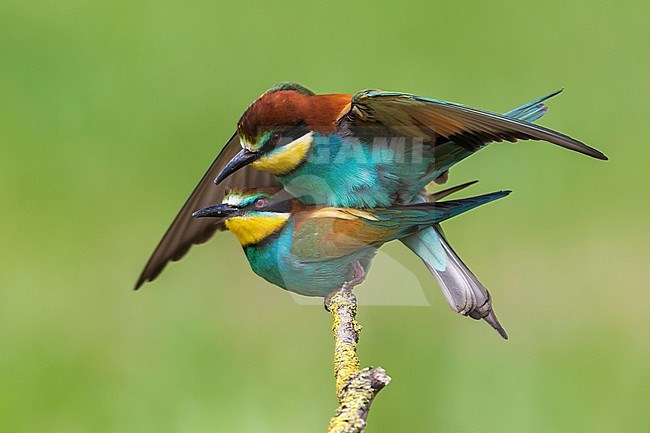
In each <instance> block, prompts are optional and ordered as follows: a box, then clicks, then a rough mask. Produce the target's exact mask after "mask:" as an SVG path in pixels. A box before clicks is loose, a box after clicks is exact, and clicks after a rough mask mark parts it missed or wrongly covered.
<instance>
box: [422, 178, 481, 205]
mask: <svg viewBox="0 0 650 433" xmlns="http://www.w3.org/2000/svg"><path fill="white" fill-rule="evenodd" d="M475 183H478V180H473V181H471V182H466V183H463V184H460V185H456V186H452V187H451V188H447V189H443V190H442V191H437V192H434V193H431V194H429V195H428V196H427V198H428V201H438V200H442V199H443V198H445V197H447V196H450V195H452V194H455V193H457V192H458V191H461V190H463V189H465V188H467V187H468V186H472V185H474V184H475Z"/></svg>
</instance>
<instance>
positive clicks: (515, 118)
mask: <svg viewBox="0 0 650 433" xmlns="http://www.w3.org/2000/svg"><path fill="white" fill-rule="evenodd" d="M557 93H558V92H555V93H553V94H551V95H548V96H546V97H544V98H540V99H538V100H536V101H533V102H531V103H528V104H525V105H523V106H521V107H519V108H517V109H514V110H512V111H510V112H508V113H506V114H504V115H497V114H493V113H488V112H483V111H480V110H475V109H471V108H468V107H464V106H461V105H457V104H453V103H447V102H442V101H436V100H433V99H427V98H421V97H417V96H412V95H407V94H401V93H393V92H378V91H365V92H361V93H358V94H356V95H354V96H353V95H342V94H330V95H316V94H314V93H313V92H311V91H309V90H307V89H306V88H304V87H302V86H300V85H297V84H291V83H283V84H279V85H277V86H274V87H273V88H271V89H270V90H268V91H267V92H266V93H264V94H263V95H262V96H261V97H260V98H259V99H258V100H257V101H255V102H254V103H253V104H252V105H251V106H250V107H249V108H248V109H247V110H246V112H245V113H244V115H243V116H242V118H241V119H240V121H239V123H238V128H237V132H236V133H235V134H233V136H232V137H231V139H230V140H229V141H228V143H227V144H226V146H225V147H224V149H223V150H222V151H221V153H219V155H218V156H217V158H216V159H215V161H214V162H213V164H212V165H211V166H210V168H209V169H208V171H207V172H206V174H205V175H204V176H203V178H202V179H201V180H200V182H199V184H198V185H197V187H196V188H195V190H194V191H193V193H192V194H191V195H190V197H189V199H188V200H187V202H186V203H185V205H184V206H183V207H182V208H181V210H180V212H179V213H178V215H177V216H176V218H175V219H174V221H173V222H172V224H171V225H170V227H169V228H168V230H167V232H166V233H165V235H164V236H163V238H162V240H161V241H160V243H159V244H158V246H157V247H156V249H155V250H154V253H153V254H152V256H151V257H150V259H149V261H148V262H147V265H146V266H145V268H144V270H143V271H142V274H141V275H140V278H139V279H138V282H137V283H136V289H137V288H138V287H140V286H141V285H142V284H143V283H144V282H145V281H152V280H154V279H155V278H156V277H157V276H158V275H159V274H160V272H161V271H162V269H163V268H164V267H165V265H166V264H167V263H168V262H169V261H173V260H179V259H180V258H181V257H183V256H184V255H185V253H186V252H187V250H188V249H189V248H190V247H191V245H193V244H197V243H202V242H205V241H206V240H208V239H209V238H210V237H211V236H212V235H213V234H214V232H215V231H216V230H221V229H224V225H223V224H222V223H219V222H215V221H212V220H198V221H197V220H192V218H191V217H190V214H191V212H192V211H193V210H195V209H198V208H200V207H203V206H205V205H207V204H210V203H215V202H219V201H220V200H221V199H222V198H223V195H224V191H225V190H226V189H227V188H237V187H239V188H255V187H272V186H278V185H280V182H279V181H282V183H284V184H285V187H286V188H287V189H288V190H289V191H291V192H293V193H294V194H297V195H299V196H301V197H300V199H301V200H302V201H303V202H305V203H321V204H331V205H341V206H352V207H363V206H389V205H390V204H392V203H408V202H409V201H417V200H422V198H421V197H420V194H419V193H420V192H421V191H422V188H423V187H424V186H425V185H426V184H427V183H429V182H430V181H431V180H436V181H438V182H441V181H444V180H445V178H446V172H447V170H448V168H449V167H451V166H452V165H453V164H454V163H456V162H458V161H460V160H462V159H463V158H465V157H467V156H469V155H471V154H472V153H473V152H475V151H476V150H477V149H479V148H481V147H482V146H485V145H486V144H488V143H489V142H490V141H502V140H510V141H514V140H516V139H527V138H535V139H543V140H547V141H551V142H554V143H556V144H559V145H561V146H564V147H568V148H570V149H573V150H578V151H580V152H582V153H586V154H589V155H591V156H594V157H596V158H600V159H606V158H605V156H604V155H603V154H602V153H600V152H598V151H596V150H594V149H591V148H589V147H588V146H585V145H583V144H582V143H579V142H577V141H575V140H573V139H571V138H569V137H566V136H564V135H562V134H559V133H556V132H554V131H550V130H548V129H545V128H542V127H538V126H534V125H531V124H529V123H527V122H531V121H534V120H536V119H538V118H539V117H541V116H542V115H543V114H544V113H545V112H546V107H545V106H544V105H543V101H544V100H546V99H548V98H549V97H551V96H554V95H555V94H557ZM294 138H295V139H294ZM402 139H408V142H406V140H404V142H403V143H402V141H400V140H402ZM240 145H241V146H242V147H243V149H242V150H241V151H240ZM350 156H352V158H351V157H350ZM248 164H250V165H248ZM251 166H254V167H255V168H258V169H261V170H266V171H256V170H253V169H251ZM235 171H236V172H235ZM230 173H234V174H230ZM228 174H230V176H228ZM275 175H277V178H276V176H275ZM226 176H227V178H226V179H225V180H224V178H225V177H226ZM215 177H218V179H217V180H219V181H221V183H220V185H218V186H217V187H215V186H214V185H211V184H210V183H211V182H210V181H211V179H214V178H215ZM401 241H402V242H403V243H404V244H406V245H407V246H408V247H409V248H411V249H412V250H413V251H414V252H415V253H416V254H417V255H418V256H419V257H420V258H421V259H422V260H423V261H424V262H425V264H426V265H427V267H428V268H429V270H430V271H431V272H432V273H433V275H434V276H435V277H436V279H437V280H438V281H439V283H440V285H441V288H442V290H443V293H444V294H445V297H446V299H447V301H448V302H449V305H450V306H451V308H452V309H453V310H455V311H457V312H459V313H461V314H463V315H469V316H471V317H473V318H475V319H479V318H484V319H485V320H486V321H488V323H491V322H492V323H491V324H492V325H493V326H495V327H497V326H498V324H497V323H496V321H494V320H491V309H492V307H491V299H490V295H489V293H488V291H487V289H486V288H485V287H484V286H483V285H482V284H481V283H480V282H479V281H478V279H477V278H476V277H475V276H474V275H473V274H472V272H471V271H470V270H469V269H468V268H467V266H466V265H465V264H464V263H463V262H462V261H461V260H460V258H459V257H458V256H457V255H456V254H455V252H454V251H453V250H452V249H451V247H450V246H449V244H448V243H447V241H446V240H445V239H444V237H443V236H442V232H441V230H440V228H439V227H438V226H434V228H432V229H425V230H421V231H420V232H418V233H416V234H415V235H413V236H408V237H405V238H402V239H401Z"/></svg>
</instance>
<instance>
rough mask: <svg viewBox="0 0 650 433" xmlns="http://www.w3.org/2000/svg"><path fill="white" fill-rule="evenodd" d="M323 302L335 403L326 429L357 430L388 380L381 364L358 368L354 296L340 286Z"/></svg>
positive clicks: (343, 432) (341, 432)
mask: <svg viewBox="0 0 650 433" xmlns="http://www.w3.org/2000/svg"><path fill="white" fill-rule="evenodd" d="M325 306H326V308H327V309H328V310H329V311H330V313H331V314H332V318H333V324H332V331H333V333H334V377H335V378H336V396H337V397H338V399H339V407H338V409H337V411H336V415H334V417H333V418H331V419H330V424H329V427H328V428H327V431H328V433H357V432H363V431H364V430H365V427H366V417H367V416H368V412H369V411H370V405H371V404H372V400H373V399H374V398H375V396H376V395H377V393H378V392H379V391H380V390H381V389H382V388H384V387H385V386H386V385H388V383H389V382H390V377H389V376H388V375H387V374H386V372H385V371H384V370H383V369H382V368H373V367H367V368H364V369H363V370H359V357H358V356H357V343H358V341H359V332H360V331H361V326H360V325H359V324H358V323H357V321H356V314H357V300H356V297H355V296H354V294H353V293H352V291H351V290H350V289H349V288H347V287H343V288H341V289H340V290H337V291H336V292H333V293H331V294H330V295H329V296H328V297H327V299H326V300H325Z"/></svg>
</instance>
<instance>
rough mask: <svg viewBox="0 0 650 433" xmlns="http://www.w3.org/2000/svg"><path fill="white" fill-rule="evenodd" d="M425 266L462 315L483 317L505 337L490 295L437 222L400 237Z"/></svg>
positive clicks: (506, 336)
mask: <svg viewBox="0 0 650 433" xmlns="http://www.w3.org/2000/svg"><path fill="white" fill-rule="evenodd" d="M401 241H402V243H404V245H406V246H407V247H408V248H409V249H410V250H411V251H413V252H414V253H415V254H416V255H417V256H418V257H420V259H422V261H423V262H424V264H425V265H426V266H427V268H428V269H429V271H430V272H431V273H432V274H433V276H434V277H435V279H436V280H437V281H438V284H439V285H440V289H441V290H442V293H443V295H444V296H445V299H446V300H447V303H448V304H449V307H451V309H452V310H454V311H456V312H457V313H460V314H462V315H464V316H469V317H472V318H473V319H477V320H478V319H483V320H485V321H486V322H487V323H488V324H489V325H490V326H492V327H493V328H494V329H495V330H496V331H497V332H498V333H499V335H501V337H503V338H504V339H508V335H507V334H506V331H505V330H504V329H503V327H502V326H501V324H500V323H499V321H498V320H497V318H496V315H495V314H494V311H493V309H492V298H491V297H490V293H489V292H488V290H487V289H486V288H485V286H484V285H483V284H481V282H480V281H479V280H478V278H476V276H474V274H472V271H470V270H469V268H468V267H467V266H466V265H465V264H464V263H463V261H462V260H461V259H460V258H459V257H458V256H457V255H456V253H455V252H454V250H453V249H452V248H451V246H450V245H449V244H448V243H447V240H446V239H445V238H444V236H443V235H442V229H441V228H440V226H439V225H435V226H434V227H429V228H427V229H425V230H421V231H420V232H418V233H416V234H413V235H411V236H408V237H406V238H402V239H401Z"/></svg>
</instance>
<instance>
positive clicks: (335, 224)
mask: <svg viewBox="0 0 650 433" xmlns="http://www.w3.org/2000/svg"><path fill="white" fill-rule="evenodd" d="M509 193H510V191H499V192H495V193H491V194H485V195H481V196H476V197H471V198H467V199H462V200H449V201H444V202H439V201H438V202H425V203H415V204H406V205H393V206H391V207H389V208H372V209H370V208H367V209H359V208H343V207H334V206H321V205H305V204H303V203H301V202H300V201H299V200H297V199H296V198H294V197H292V196H291V195H289V194H288V193H287V192H286V191H284V190H282V189H279V190H278V189H264V190H261V189H258V190H245V191H233V192H231V193H229V194H227V195H226V196H225V198H224V200H223V203H221V204H217V205H213V206H209V207H206V208H204V209H201V210H199V211H196V212H194V214H193V216H195V217H212V218H213V221H215V222H219V223H225V226H226V227H227V228H228V229H229V230H230V231H231V232H233V233H234V234H235V236H237V239H238V240H239V242H240V243H241V245H242V247H243V248H244V252H245V254H246V257H247V258H248V261H249V262H250V265H251V267H252V269H253V271H254V272H255V273H256V274H258V275H259V276H261V277H262V278H264V279H265V280H267V281H269V282H270V283H272V284H275V285H277V286H280V287H282V288H284V289H286V290H289V291H292V292H295V293H299V294H301V295H306V296H322V297H324V296H326V295H327V294H329V293H330V292H332V291H333V288H334V289H336V288H339V287H343V286H344V285H352V284H356V283H358V282H360V280H362V279H363V277H364V276H365V274H366V272H367V271H368V269H369V267H370V263H371V261H372V258H373V257H374V255H375V253H376V252H377V249H378V248H379V247H381V246H382V245H383V244H384V243H386V242H389V241H392V240H395V239H401V238H403V237H406V236H410V235H412V234H413V233H417V232H418V231H420V230H422V229H424V228H426V227H430V226H432V225H433V224H437V223H440V222H442V221H444V220H447V219H449V218H452V217H454V216H456V215H459V214H461V213H463V212H466V211H468V210H470V209H473V208H475V207H477V206H480V205H482V204H485V203H488V202H491V201H493V200H496V199H499V198H502V197H504V196H506V195H508V194H509ZM499 332H501V333H502V335H503V336H504V338H506V335H505V332H504V331H503V330H502V329H500V330H499Z"/></svg>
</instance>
